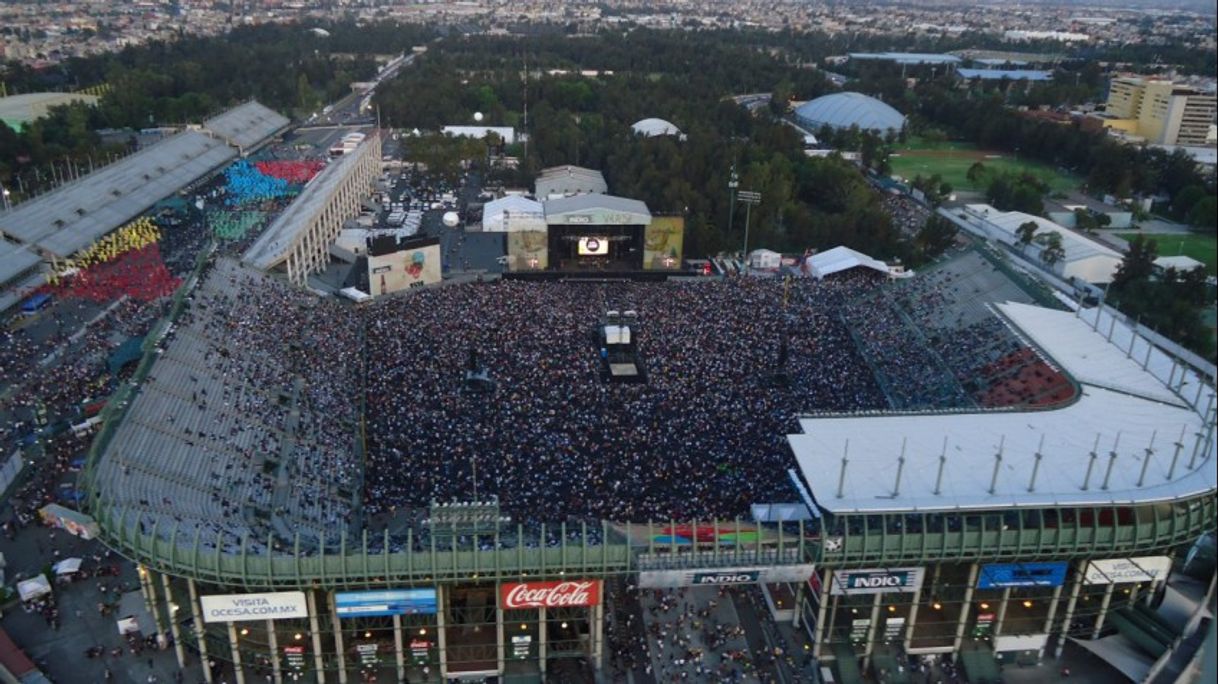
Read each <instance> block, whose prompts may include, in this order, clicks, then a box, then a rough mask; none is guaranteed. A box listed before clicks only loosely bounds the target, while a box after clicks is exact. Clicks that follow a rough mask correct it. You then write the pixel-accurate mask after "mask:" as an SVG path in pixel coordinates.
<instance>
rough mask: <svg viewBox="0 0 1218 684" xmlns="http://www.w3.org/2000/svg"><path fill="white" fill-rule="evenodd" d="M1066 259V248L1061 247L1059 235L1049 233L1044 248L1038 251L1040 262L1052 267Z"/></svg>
mask: <svg viewBox="0 0 1218 684" xmlns="http://www.w3.org/2000/svg"><path fill="white" fill-rule="evenodd" d="M1065 257H1066V248H1065V247H1062V236H1061V235H1060V234H1059V233H1049V235H1048V237H1047V238H1046V239H1045V247H1044V249H1042V250H1040V260H1041V261H1043V262H1045V264H1047V265H1048V266H1050V267H1052V266H1054V265H1056V264H1057V262H1059V261H1061V260H1062V259H1064V258H1065Z"/></svg>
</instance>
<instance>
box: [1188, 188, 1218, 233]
mask: <svg viewBox="0 0 1218 684" xmlns="http://www.w3.org/2000/svg"><path fill="white" fill-rule="evenodd" d="M1188 223H1189V225H1191V226H1193V227H1194V228H1198V229H1201V230H1205V231H1208V232H1210V233H1213V232H1214V230H1215V229H1216V228H1218V225H1216V224H1218V198H1216V197H1214V196H1213V195H1208V196H1206V197H1202V198H1201V199H1200V200H1198V201H1197V203H1196V204H1194V205H1193V208H1192V209H1191V210H1189V212H1188Z"/></svg>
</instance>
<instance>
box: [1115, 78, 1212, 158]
mask: <svg viewBox="0 0 1218 684" xmlns="http://www.w3.org/2000/svg"><path fill="white" fill-rule="evenodd" d="M1215 111H1216V107H1215V94H1214V91H1213V90H1202V89H1200V88H1197V87H1194V86H1191V85H1185V84H1178V83H1174V82H1172V81H1166V80H1155V79H1145V78H1139V77H1120V78H1115V79H1113V80H1112V83H1111V85H1110V88H1109V92H1108V104H1107V108H1106V114H1107V116H1106V117H1105V120H1104V126H1105V127H1107V128H1115V129H1117V130H1120V131H1123V132H1125V133H1126V134H1128V135H1132V136H1137V137H1139V138H1142V139H1144V140H1146V141H1147V142H1150V143H1156V144H1161V145H1205V144H1209V143H1213V142H1214V140H1213V135H1212V128H1213V125H1214V117H1215Z"/></svg>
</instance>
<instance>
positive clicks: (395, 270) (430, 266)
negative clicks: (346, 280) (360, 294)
mask: <svg viewBox="0 0 1218 684" xmlns="http://www.w3.org/2000/svg"><path fill="white" fill-rule="evenodd" d="M438 282H440V245H439V244H434V245H427V246H424V247H417V248H413V249H404V250H400V251H397V252H390V253H389V254H381V255H376V256H373V255H372V254H369V255H368V288H369V294H371V295H372V296H373V297H375V296H377V295H383V294H388V293H390V292H398V291H399V290H405V289H407V288H410V287H420V286H422V285H430V284H432V283H438Z"/></svg>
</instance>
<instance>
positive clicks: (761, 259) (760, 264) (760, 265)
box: [749, 249, 782, 271]
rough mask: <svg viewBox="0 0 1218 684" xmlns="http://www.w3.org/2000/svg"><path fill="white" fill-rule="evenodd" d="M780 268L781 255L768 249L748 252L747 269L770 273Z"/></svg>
mask: <svg viewBox="0 0 1218 684" xmlns="http://www.w3.org/2000/svg"><path fill="white" fill-rule="evenodd" d="M779 266H782V255H781V254H779V253H778V252H775V251H773V250H769V249H755V250H753V251H752V252H749V268H755V269H758V270H761V271H772V270H774V269H776V268H778V267H779Z"/></svg>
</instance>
